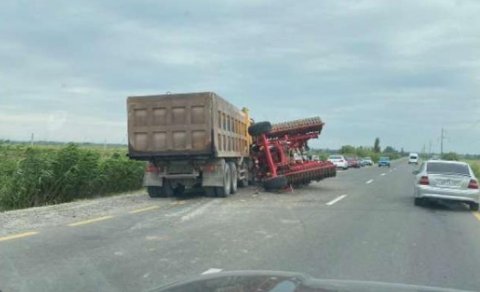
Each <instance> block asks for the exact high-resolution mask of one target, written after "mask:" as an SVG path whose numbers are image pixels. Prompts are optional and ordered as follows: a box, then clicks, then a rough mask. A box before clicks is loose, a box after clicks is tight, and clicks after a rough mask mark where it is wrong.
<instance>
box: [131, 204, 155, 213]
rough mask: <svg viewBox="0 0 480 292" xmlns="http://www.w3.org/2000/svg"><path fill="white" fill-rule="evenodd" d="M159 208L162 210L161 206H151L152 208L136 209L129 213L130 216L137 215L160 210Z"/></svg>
mask: <svg viewBox="0 0 480 292" xmlns="http://www.w3.org/2000/svg"><path fill="white" fill-rule="evenodd" d="M158 208H160V206H150V207H146V208H141V209H135V210H132V211H130V212H128V213H129V214H137V213H141V212H146V211H151V210H155V209H158Z"/></svg>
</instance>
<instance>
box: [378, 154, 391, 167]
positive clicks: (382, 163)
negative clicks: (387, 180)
mask: <svg viewBox="0 0 480 292" xmlns="http://www.w3.org/2000/svg"><path fill="white" fill-rule="evenodd" d="M382 166H388V167H390V157H387V156H382V157H380V159H379V160H378V167H382Z"/></svg>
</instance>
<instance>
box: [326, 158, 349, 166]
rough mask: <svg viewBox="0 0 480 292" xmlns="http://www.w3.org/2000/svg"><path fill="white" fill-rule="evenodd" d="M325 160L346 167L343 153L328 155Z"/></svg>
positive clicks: (346, 163)
mask: <svg viewBox="0 0 480 292" xmlns="http://www.w3.org/2000/svg"><path fill="white" fill-rule="evenodd" d="M327 160H328V161H330V162H331V163H333V164H335V166H336V167H337V168H342V169H347V168H348V162H347V160H346V159H345V157H343V155H330V156H329V157H328V159H327Z"/></svg>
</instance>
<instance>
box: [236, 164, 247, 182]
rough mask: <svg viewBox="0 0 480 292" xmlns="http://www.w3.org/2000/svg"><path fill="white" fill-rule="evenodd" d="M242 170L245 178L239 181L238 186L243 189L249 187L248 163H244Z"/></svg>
mask: <svg viewBox="0 0 480 292" xmlns="http://www.w3.org/2000/svg"><path fill="white" fill-rule="evenodd" d="M241 170H242V171H243V178H242V179H241V180H239V181H238V185H239V186H240V187H241V188H244V187H247V186H248V180H249V173H248V165H247V163H245V162H243V163H242V166H241Z"/></svg>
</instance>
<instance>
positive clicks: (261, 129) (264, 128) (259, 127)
mask: <svg viewBox="0 0 480 292" xmlns="http://www.w3.org/2000/svg"><path fill="white" fill-rule="evenodd" d="M271 130H272V124H270V122H258V123H255V124H253V125H251V126H250V127H248V134H250V136H260V135H262V134H265V133H268V132H270V131H271Z"/></svg>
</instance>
